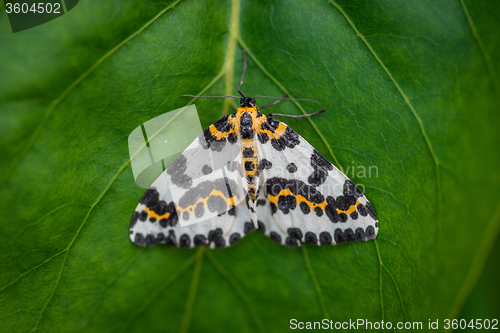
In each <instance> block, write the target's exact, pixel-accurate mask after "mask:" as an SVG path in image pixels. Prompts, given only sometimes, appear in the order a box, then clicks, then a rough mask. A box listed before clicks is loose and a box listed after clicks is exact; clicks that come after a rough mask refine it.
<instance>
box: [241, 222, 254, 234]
mask: <svg viewBox="0 0 500 333" xmlns="http://www.w3.org/2000/svg"><path fill="white" fill-rule="evenodd" d="M243 227H244V232H245V235H248V234H249V233H251V232H252V231H253V230H254V229H255V226H254V225H253V222H245V224H244V226H243Z"/></svg>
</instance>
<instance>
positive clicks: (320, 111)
mask: <svg viewBox="0 0 500 333" xmlns="http://www.w3.org/2000/svg"><path fill="white" fill-rule="evenodd" d="M325 111H326V109H323V110H319V111H316V112H313V113H308V114H303V115H300V116H294V115H291V114H281V113H270V114H269V116H271V117H274V116H280V117H288V118H295V119H297V118H304V117H311V116H315V115H317V114H320V113H322V112H325Z"/></svg>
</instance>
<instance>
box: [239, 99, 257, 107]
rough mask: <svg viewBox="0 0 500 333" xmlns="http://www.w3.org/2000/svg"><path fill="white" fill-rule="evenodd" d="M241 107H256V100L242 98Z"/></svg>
mask: <svg viewBox="0 0 500 333" xmlns="http://www.w3.org/2000/svg"><path fill="white" fill-rule="evenodd" d="M240 106H242V107H244V106H248V107H255V99H253V98H252V97H243V98H240Z"/></svg>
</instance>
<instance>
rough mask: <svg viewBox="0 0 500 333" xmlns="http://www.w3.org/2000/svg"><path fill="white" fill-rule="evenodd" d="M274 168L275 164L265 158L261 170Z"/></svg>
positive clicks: (261, 162)
mask: <svg viewBox="0 0 500 333" xmlns="http://www.w3.org/2000/svg"><path fill="white" fill-rule="evenodd" d="M272 167H273V163H271V162H270V161H268V160H266V159H265V158H263V159H262V160H261V161H260V165H259V170H269V169H271V168H272Z"/></svg>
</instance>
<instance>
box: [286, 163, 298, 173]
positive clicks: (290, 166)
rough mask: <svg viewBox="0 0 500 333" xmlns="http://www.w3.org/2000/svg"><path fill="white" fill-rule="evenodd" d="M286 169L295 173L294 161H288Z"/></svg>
mask: <svg viewBox="0 0 500 333" xmlns="http://www.w3.org/2000/svg"><path fill="white" fill-rule="evenodd" d="M286 170H287V171H288V172H290V173H295V172H297V166H296V165H295V163H290V164H288V165H287V166H286Z"/></svg>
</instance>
